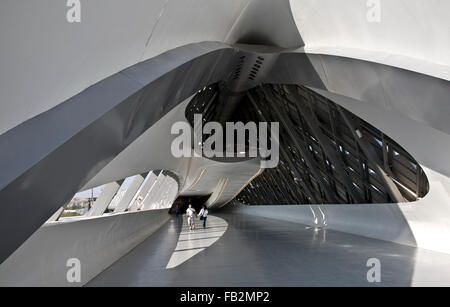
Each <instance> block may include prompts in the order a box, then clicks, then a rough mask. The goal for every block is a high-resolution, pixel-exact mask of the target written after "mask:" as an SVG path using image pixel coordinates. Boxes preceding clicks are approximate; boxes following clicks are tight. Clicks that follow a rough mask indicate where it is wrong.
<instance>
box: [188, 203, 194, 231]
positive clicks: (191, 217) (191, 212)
mask: <svg viewBox="0 0 450 307" xmlns="http://www.w3.org/2000/svg"><path fill="white" fill-rule="evenodd" d="M186 216H187V219H188V225H189V229H190V230H194V229H195V221H194V217H195V209H194V208H192V205H191V204H189V208H187V210H186Z"/></svg>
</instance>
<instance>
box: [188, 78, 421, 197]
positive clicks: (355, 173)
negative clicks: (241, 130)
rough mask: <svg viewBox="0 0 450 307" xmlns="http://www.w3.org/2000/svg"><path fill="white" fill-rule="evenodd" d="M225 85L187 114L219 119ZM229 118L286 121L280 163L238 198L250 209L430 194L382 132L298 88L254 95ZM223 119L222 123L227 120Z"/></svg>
mask: <svg viewBox="0 0 450 307" xmlns="http://www.w3.org/2000/svg"><path fill="white" fill-rule="evenodd" d="M220 92H221V85H220V84H214V85H211V86H209V87H206V88H205V89H204V90H203V91H201V92H200V93H198V95H197V96H196V97H194V98H193V100H192V102H191V104H190V105H189V106H188V108H187V111H186V117H187V118H188V120H190V121H191V122H192V118H193V114H194V113H201V114H203V120H204V123H206V122H208V121H216V120H217V119H218V118H219V117H220V115H219V113H220V112H219V111H218V110H223V108H224V106H223V105H220V103H221V102H220V101H219V99H218V97H219V96H220ZM228 121H234V122H236V121H242V122H249V121H257V122H258V121H264V122H279V123H280V137H279V140H278V142H279V144H280V163H279V165H278V166H277V167H276V168H273V169H266V170H264V172H262V174H261V175H259V176H258V177H257V178H255V179H254V180H253V181H252V182H251V183H249V184H248V186H247V187H246V188H245V189H243V190H242V191H241V193H240V194H239V195H238V196H237V197H236V198H235V201H237V202H240V203H244V204H247V205H276V204H279V205H284V204H285V205H287V204H363V203H399V202H408V201H415V200H417V199H418V198H421V197H423V196H425V195H426V193H427V192H428V189H429V187H428V180H427V178H426V176H425V174H424V172H423V170H422V168H421V167H420V165H419V164H418V163H417V161H416V160H415V159H414V158H413V157H412V156H411V155H410V154H409V153H407V152H406V151H405V150H404V149H403V148H402V147H401V146H400V145H399V144H397V143H396V142H395V141H394V140H392V139H391V138H390V137H388V136H387V135H385V134H384V133H383V132H382V131H380V130H379V129H377V128H376V127H374V126H372V125H370V124H369V123H367V122H365V121H364V120H362V119H361V118H359V117H357V116H356V115H354V114H352V113H351V112H349V111H347V110H345V109H344V108H342V107H340V106H339V105H337V104H336V103H334V102H333V101H331V100H329V99H327V98H325V97H323V96H321V95H319V94H318V93H316V92H314V91H313V90H310V89H309V88H306V87H304V86H297V85H273V84H267V85H261V86H258V87H255V88H253V89H250V90H248V91H247V92H246V93H245V95H244V96H243V98H242V99H241V101H240V103H239V106H238V108H237V109H236V110H235V111H234V112H233V114H232V115H231V116H230V118H229V119H228ZM222 122H223V121H222Z"/></svg>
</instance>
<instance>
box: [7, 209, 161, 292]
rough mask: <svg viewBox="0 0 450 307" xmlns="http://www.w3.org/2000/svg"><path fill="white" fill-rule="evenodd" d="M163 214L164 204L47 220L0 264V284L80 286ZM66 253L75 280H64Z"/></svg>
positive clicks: (155, 226)
mask: <svg viewBox="0 0 450 307" xmlns="http://www.w3.org/2000/svg"><path fill="white" fill-rule="evenodd" d="M169 217H170V216H169V214H167V210H166V209H164V210H150V211H141V212H130V213H120V214H115V215H111V216H102V217H96V218H89V219H84V220H73V221H69V222H52V223H48V224H46V225H45V226H43V227H41V228H40V229H39V230H38V231H37V232H36V233H34V234H33V236H31V237H30V238H29V239H28V240H27V241H26V242H25V243H24V244H23V245H22V246H21V247H20V248H19V249H18V250H16V251H15V252H14V254H12V255H11V256H10V257H9V258H8V259H7V260H6V261H5V262H3V263H2V264H1V266H0V286H3V287H5V286H8V287H9V286H40V287H42V286H53V287H55V286H56V287H57V286H65V287H69V286H72V287H79V286H82V285H84V284H85V283H87V282H88V281H89V280H91V279H92V278H93V277H95V276H96V275H97V274H99V273H100V272H102V271H103V270H104V269H106V268H107V267H109V266H110V265H111V264H113V263H114V262H115V261H117V260H118V259H119V258H121V257H122V256H123V255H125V254H126V253H127V252H129V251H130V250H131V249H133V248H134V247H135V246H136V245H138V244H139V243H141V242H142V241H144V240H145V239H146V238H147V237H148V236H150V235H151V234H153V233H154V232H155V231H157V230H158V229H159V228H160V227H161V226H162V225H164V223H166V222H167V221H168V220H169ZM71 258H77V259H79V260H80V264H81V266H80V268H81V275H80V277H81V281H80V282H79V283H69V282H68V281H67V278H66V274H67V271H68V270H69V269H70V268H69V267H67V266H66V264H67V260H68V259H71Z"/></svg>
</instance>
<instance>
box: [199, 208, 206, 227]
mask: <svg viewBox="0 0 450 307" xmlns="http://www.w3.org/2000/svg"><path fill="white" fill-rule="evenodd" d="M199 216H200V219H201V220H202V221H203V228H206V218H207V217H208V209H207V208H206V206H205V205H203V206H202V210H200V214H199Z"/></svg>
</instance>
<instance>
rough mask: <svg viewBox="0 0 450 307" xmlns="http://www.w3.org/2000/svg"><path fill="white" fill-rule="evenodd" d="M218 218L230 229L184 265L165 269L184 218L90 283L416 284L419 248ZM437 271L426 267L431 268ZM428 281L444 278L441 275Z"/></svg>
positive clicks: (445, 259)
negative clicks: (375, 269)
mask: <svg viewBox="0 0 450 307" xmlns="http://www.w3.org/2000/svg"><path fill="white" fill-rule="evenodd" d="M214 215H215V216H218V217H220V218H223V219H225V220H226V222H227V223H228V230H227V231H226V232H225V234H223V236H222V237H221V238H220V239H219V240H218V241H217V242H216V243H214V244H213V245H212V246H210V247H208V248H206V249H205V250H203V251H201V252H200V253H198V254H197V255H195V256H194V257H192V258H190V259H189V260H187V261H186V262H184V263H182V264H181V265H179V266H177V267H175V268H173V269H166V265H167V263H168V261H169V259H170V257H171V255H172V252H173V251H174V250H175V248H176V246H177V240H178V237H179V233H180V231H181V225H182V222H181V217H180V218H179V219H178V220H177V219H175V218H173V219H171V220H170V222H169V223H168V224H166V225H165V226H164V227H162V228H161V229H160V230H159V231H157V232H156V233H155V234H154V235H153V236H151V237H149V238H148V239H147V240H145V241H144V242H143V243H142V244H140V245H139V246H138V247H136V248H135V249H134V250H133V251H131V252H130V253H129V254H128V255H126V256H125V257H123V258H121V259H120V260H119V261H117V262H116V263H114V264H113V265H112V266H111V267H109V268H108V269H107V270H105V271H104V272H102V273H101V274H100V275H98V276H97V277H96V278H94V279H93V280H92V281H91V282H90V283H88V284H87V286H90V287H93V286H182V287H188V286H190V287H198V286H223V287H229V286H410V285H414V284H415V282H416V281H414V271H415V269H417V267H416V264H415V262H416V254H417V253H418V251H420V250H418V249H416V248H413V247H409V246H405V245H399V244H394V243H391V242H386V241H381V240H374V239H369V238H365V237H361V236H356V235H351V234H346V233H342V232H337V231H332V230H323V229H322V230H317V231H316V230H315V229H313V228H311V227H307V226H304V225H300V224H296V223H292V222H287V221H279V220H275V219H269V218H262V217H256V216H250V215H242V214H228V213H220V214H214ZM370 258H378V259H379V260H380V261H381V283H379V284H372V283H368V282H367V278H366V275H367V271H368V270H369V268H368V267H367V266H366V265H367V261H368V259H370ZM429 259H431V258H429ZM434 259H435V260H436V259H439V263H438V264H437V265H435V266H434V270H430V272H431V271H433V272H434V273H436V271H437V268H438V266H441V265H443V264H445V265H447V266H448V264H450V257H449V256H448V255H445V254H439V253H435V254H434ZM432 266H433V264H430V263H429V262H428V269H430V267H432ZM422 271H423V270H422ZM442 274H446V273H445V272H443V273H442ZM427 276H428V278H429V279H430V278H431V280H433V281H436V280H438V279H439V274H435V275H434V276H432V275H429V274H428V275H427ZM422 278H423V276H422ZM422 280H425V279H422Z"/></svg>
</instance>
